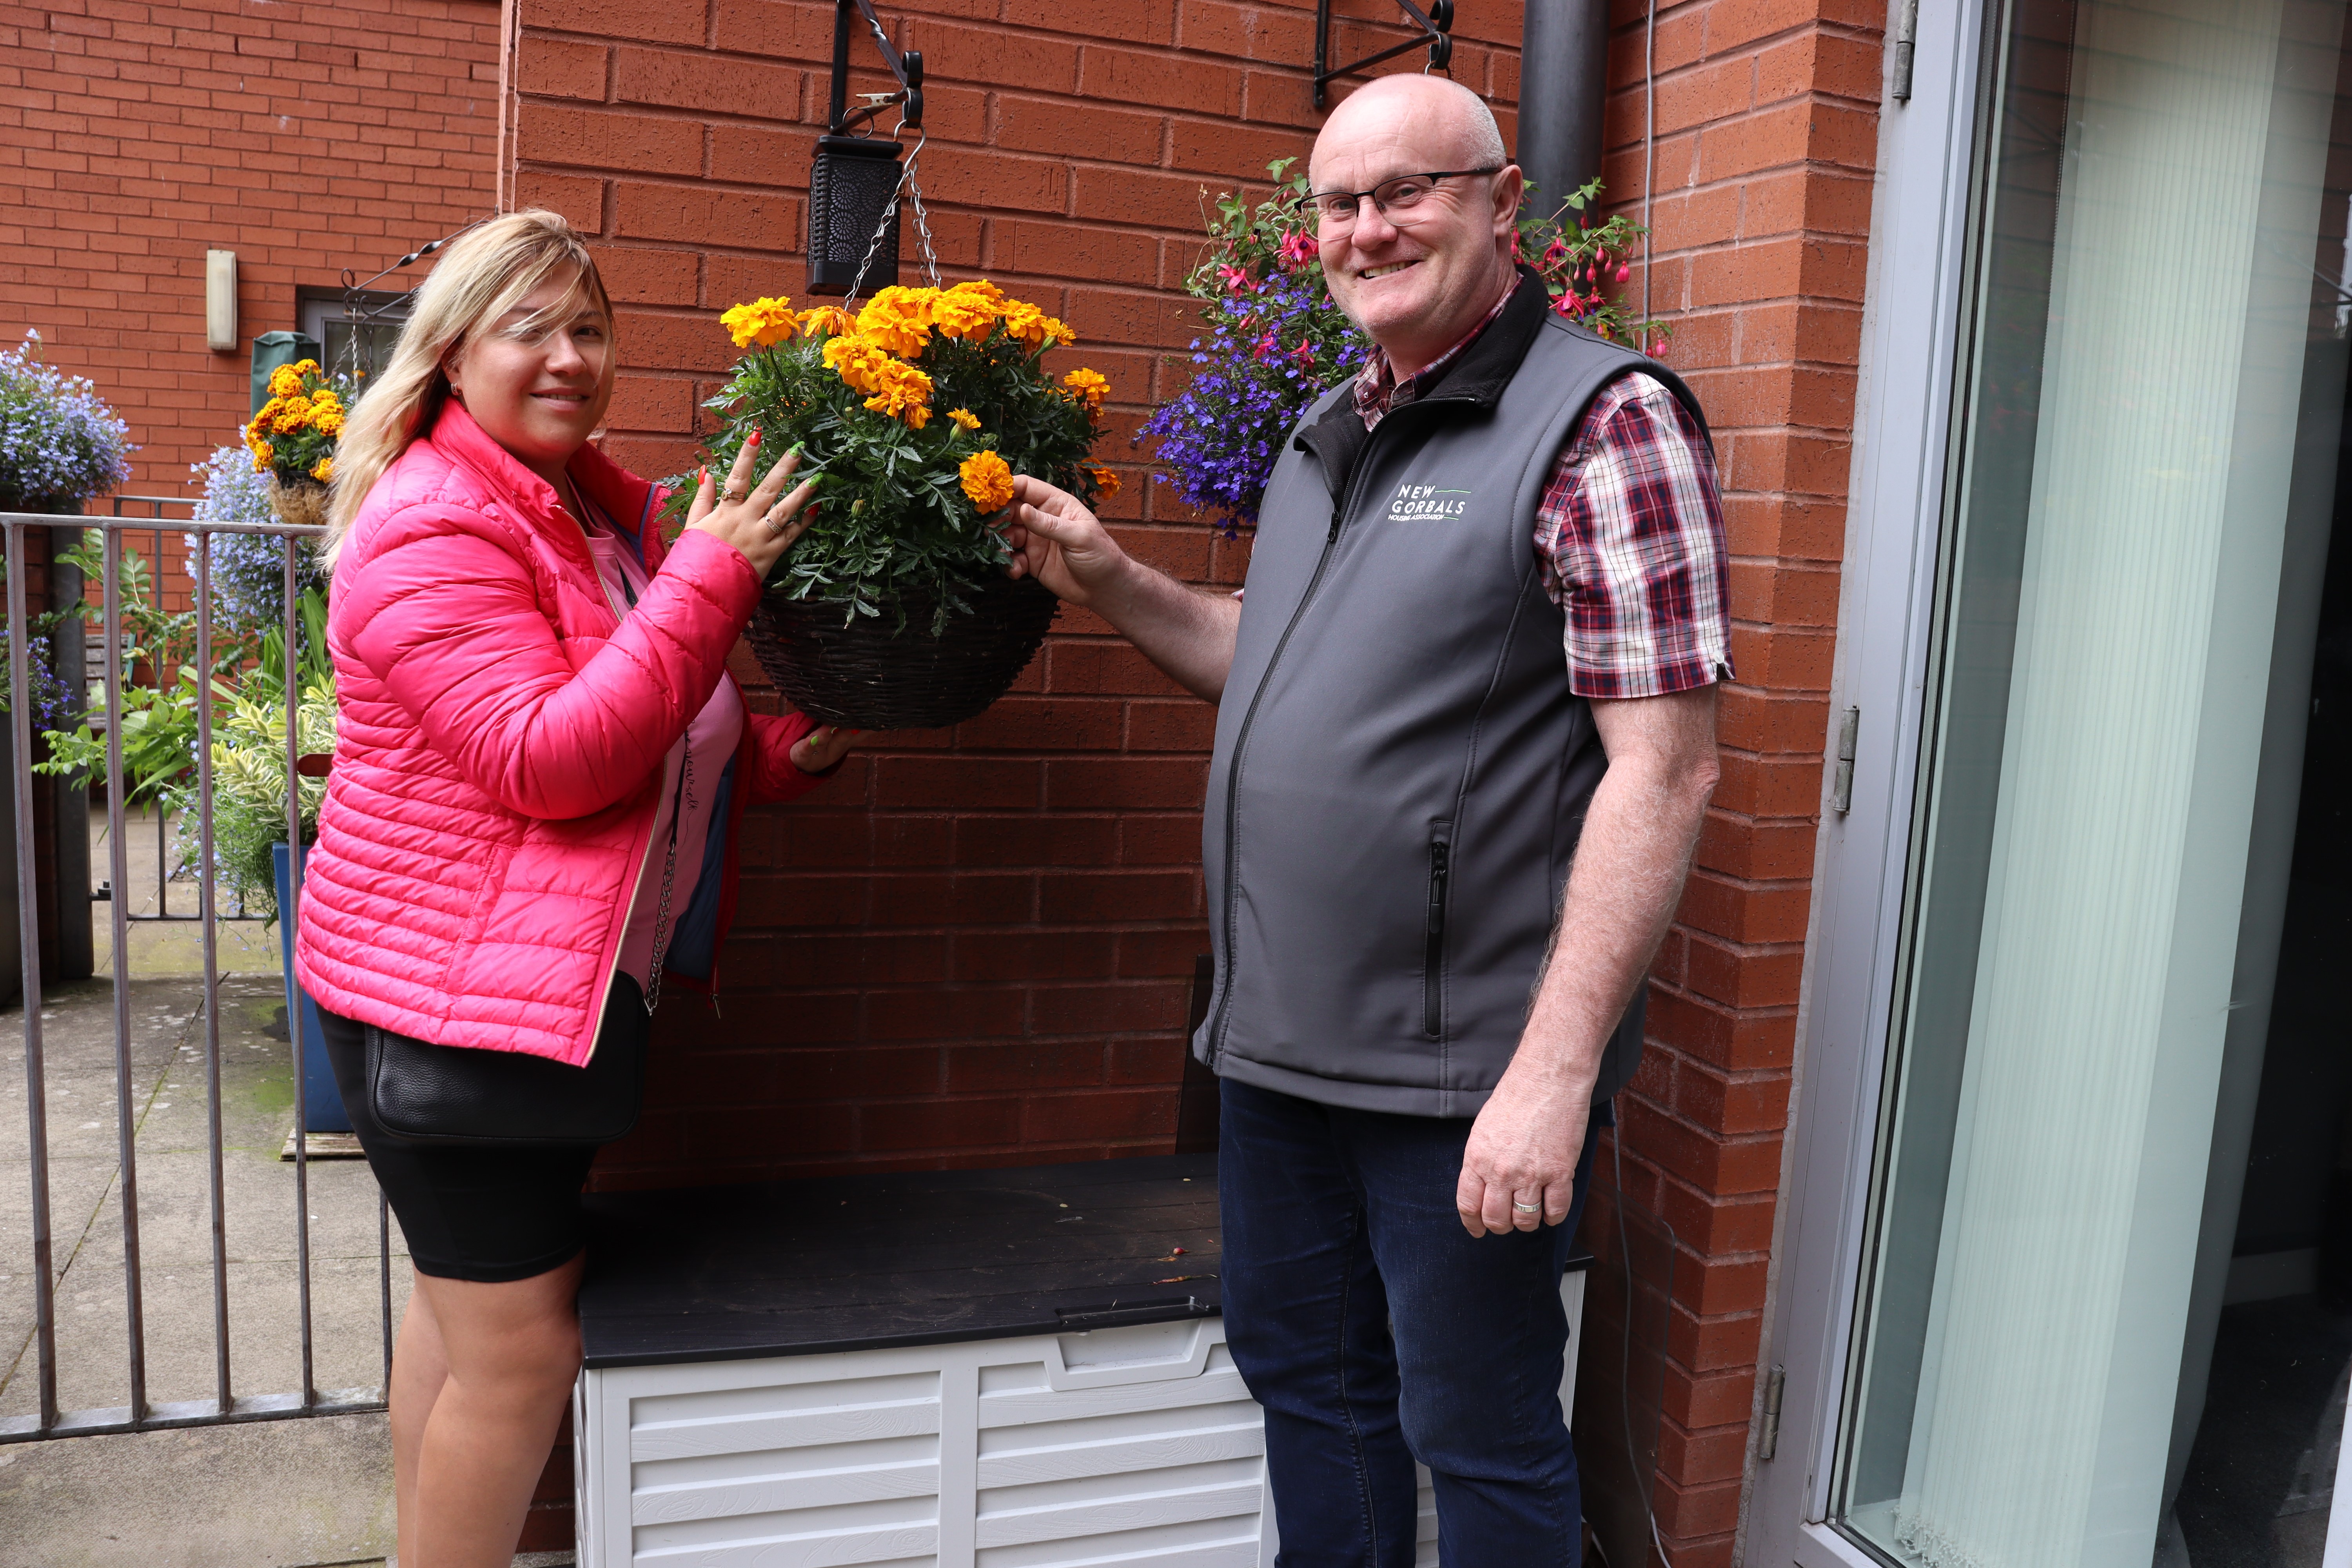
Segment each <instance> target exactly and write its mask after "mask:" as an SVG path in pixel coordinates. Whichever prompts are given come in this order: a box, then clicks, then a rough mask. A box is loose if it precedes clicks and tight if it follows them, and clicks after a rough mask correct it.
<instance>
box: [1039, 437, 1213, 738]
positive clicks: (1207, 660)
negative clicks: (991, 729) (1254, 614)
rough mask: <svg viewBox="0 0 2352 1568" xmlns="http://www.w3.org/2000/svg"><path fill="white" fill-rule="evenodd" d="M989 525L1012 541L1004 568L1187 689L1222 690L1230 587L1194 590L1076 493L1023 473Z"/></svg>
mask: <svg viewBox="0 0 2352 1568" xmlns="http://www.w3.org/2000/svg"><path fill="white" fill-rule="evenodd" d="M997 527H998V528H999V529H1000V530H1002V531H1003V535H1004V542H1005V543H1006V544H1008V545H1010V546H1011V547H1012V549H1013V559H1012V560H1011V561H1009V562H1007V563H1005V568H1004V569H1005V571H1006V572H1007V573H1009V574H1012V575H1013V576H1015V577H1034V578H1036V579H1037V581H1039V582H1040V583H1043V584H1045V586H1046V587H1048V588H1051V589H1052V590H1053V591H1054V592H1055V594H1056V595H1059V596H1060V597H1061V598H1062V599H1064V600H1066V602H1068V603H1070V604H1073V605H1084V606H1085V607H1086V608H1087V609H1089V610H1092V611H1093V612H1094V613H1095V614H1096V615H1098V616H1101V617H1102V618H1103V619H1104V620H1106V621H1108V622H1109V623H1110V624H1111V625H1112V626H1116V627H1117V628H1118V631H1119V632H1120V634H1121V635H1122V636H1124V637H1126V638H1127V640H1128V641H1129V642H1131V643H1133V644H1134V645H1135V646H1136V647H1137V649H1138V650H1139V651H1140V652H1141V653H1142V655H1143V657H1144V658H1148V659H1150V661H1151V662H1152V663H1154V664H1156V665H1158V666H1159V667H1160V668H1161V669H1164V670H1166V671H1167V672H1168V673H1169V674H1170V675H1171V676H1172V677H1174V678H1175V679H1176V681H1177V683H1178V684H1179V685H1181V686H1182V687H1183V688H1184V689H1186V690H1187V691H1190V692H1192V695H1194V696H1195V697H1204V698H1206V699H1208V700H1210V701H1212V702H1214V701H1216V700H1217V699H1218V698H1220V697H1222V696H1223V695H1224V690H1225V676H1226V675H1227V673H1228V672H1230V671H1231V670H1232V668H1233V666H1234V634H1235V630H1236V628H1237V627H1238V626H1240V625H1241V618H1242V607H1241V605H1238V604H1235V603H1234V600H1233V598H1232V597H1231V596H1230V595H1224V594H1214V595H1212V594H1200V593H1195V592H1193V591H1192V589H1190V588H1187V587H1186V586H1184V584H1181V583H1179V582H1178V581H1176V579H1174V578H1173V577H1171V576H1169V575H1168V574H1166V573H1164V572H1160V571H1155V570H1154V569H1153V568H1151V567H1150V566H1148V565H1146V564H1145V563H1142V562H1140V561H1138V560H1136V559H1135V558H1134V557H1133V556H1131V555H1129V553H1128V552H1126V551H1124V550H1121V549H1120V548H1119V547H1118V541H1117V540H1115V539H1113V538H1112V537H1111V536H1110V531H1109V530H1108V529H1107V528H1105V527H1103V525H1102V520H1101V519H1099V518H1097V517H1096V516H1095V514H1094V513H1093V512H1091V511H1088V510H1087V509H1086V508H1085V507H1084V506H1083V505H1081V504H1080V503H1079V501H1078V498H1077V497H1076V496H1074V495H1072V494H1070V492H1069V491H1067V490H1064V489H1055V487H1054V486H1052V485H1049V484H1047V483H1046V482H1045V480H1043V479H1032V478H1030V477H1029V476H1028V475H1026V474H1015V475H1014V476H1013V504H1012V505H1011V506H1009V507H1007V508H1006V509H1005V511H1004V516H1003V521H1000V522H998V524H997Z"/></svg>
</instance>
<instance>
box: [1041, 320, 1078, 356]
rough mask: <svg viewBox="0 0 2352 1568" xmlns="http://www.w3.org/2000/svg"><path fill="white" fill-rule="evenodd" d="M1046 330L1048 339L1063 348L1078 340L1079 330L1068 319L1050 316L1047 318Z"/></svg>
mask: <svg viewBox="0 0 2352 1568" xmlns="http://www.w3.org/2000/svg"><path fill="white" fill-rule="evenodd" d="M1045 336H1046V338H1047V339H1048V340H1050V341H1051V342H1054V343H1055V344H1056V345H1058V346H1059V347H1062V348H1068V347H1069V346H1070V345H1071V344H1072V343H1074V342H1077V341H1078V334H1077V332H1076V331H1075V330H1074V329H1073V328H1072V327H1071V326H1070V324H1069V323H1068V322H1067V321H1063V320H1061V319H1060V318H1059V317H1057V316H1048V317H1046V318H1045Z"/></svg>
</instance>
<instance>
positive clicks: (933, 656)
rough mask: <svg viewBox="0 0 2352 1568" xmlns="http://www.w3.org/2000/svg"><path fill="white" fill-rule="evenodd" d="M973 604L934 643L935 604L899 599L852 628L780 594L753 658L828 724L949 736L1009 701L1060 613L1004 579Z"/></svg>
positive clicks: (754, 623) (837, 614) (1027, 582)
mask: <svg viewBox="0 0 2352 1568" xmlns="http://www.w3.org/2000/svg"><path fill="white" fill-rule="evenodd" d="M964 595H965V600H966V602H967V603H968V604H970V605H971V611H970V613H969V614H962V615H958V614H953V613H950V615H949V616H948V617H947V621H946V624H945V625H944V626H941V627H940V631H939V632H938V633H937V635H934V634H933V633H932V631H931V624H932V619H933V614H934V612H935V610H936V609H937V607H938V601H937V600H936V599H934V598H933V597H931V596H930V595H923V594H913V593H909V594H906V595H900V596H899V597H898V599H896V600H895V601H887V602H885V603H884V605H882V613H881V614H880V615H878V616H853V617H851V618H850V619H849V620H848V621H847V622H846V624H845V623H844V620H843V617H842V606H841V605H837V604H825V603H820V602H815V601H811V600H803V599H791V598H786V597H785V596H784V595H782V593H781V592H779V591H777V590H775V589H771V590H769V592H768V593H767V594H766V595H763V596H762V597H761V601H760V607H759V609H758V610H757V611H756V612H754V613H753V615H752V616H751V629H750V632H749V634H748V635H749V636H750V637H751V651H752V653H753V654H755V655H756V656H757V657H758V658H759V660H760V667H761V668H762V669H764V670H766V671H767V672H768V679H771V680H772V681H774V682H775V683H776V688H777V689H778V690H780V691H782V693H783V694H784V698H785V700H788V701H789V702H791V703H792V705H793V707H795V708H797V709H799V710H801V711H802V712H803V713H805V714H807V715H808V716H809V717H810V718H812V719H814V720H816V721H819V722H821V723H826V724H840V725H845V726H847V727H849V728H852V729H858V730H942V729H945V728H947V727H948V726H949V725H950V724H961V723H962V722H963V721H965V720H967V719H971V718H976V717H978V716H979V714H980V713H982V711H983V710H986V709H987V707H988V705H989V704H990V703H992V702H993V701H995V700H997V699H998V698H999V697H1002V696H1003V695H1004V693H1005V692H1006V690H1007V689H1010V688H1011V687H1012V685H1013V681H1014V679H1017V678H1018V677H1019V676H1020V674H1021V672H1022V670H1024V669H1025V668H1028V664H1029V661H1030V660H1031V659H1033V658H1035V657H1036V656H1037V648H1038V647H1039V645H1040V644H1042V643H1043V642H1044V641H1045V632H1046V630H1047V628H1048V627H1050V626H1052V625H1053V623H1054V616H1055V613H1056V612H1057V611H1058V610H1059V609H1060V608H1061V601H1060V600H1059V599H1057V598H1055V596H1054V595H1053V594H1052V592H1051V591H1049V590H1048V589H1046V588H1045V587H1044V586H1042V585H1040V584H1038V583H1036V582H1035V581H1034V580H1033V579H1030V578H1020V579H1014V578H1011V577H1006V576H1004V575H1003V574H994V575H992V576H989V577H986V578H983V579H982V580H981V581H980V582H978V583H974V584H968V585H967V586H966V587H965V589H964ZM902 620H903V625H902V624H901V623H902Z"/></svg>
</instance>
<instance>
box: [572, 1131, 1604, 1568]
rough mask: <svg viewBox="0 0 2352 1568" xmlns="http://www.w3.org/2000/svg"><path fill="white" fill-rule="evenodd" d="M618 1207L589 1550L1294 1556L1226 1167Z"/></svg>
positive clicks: (1054, 1557)
mask: <svg viewBox="0 0 2352 1568" xmlns="http://www.w3.org/2000/svg"><path fill="white" fill-rule="evenodd" d="M592 1202H593V1205H594V1207H595V1209H596V1213H597V1220H598V1237H597V1243H596V1249H595V1251H594V1252H593V1253H592V1257H593V1258H594V1264H593V1271H592V1274H591V1277H590V1279H589V1280H588V1282H587V1284H586V1286H585V1287H584V1288H583V1290H582V1292H581V1303H580V1307H581V1325H582V1332H583V1341H584V1345H585V1350H586V1358H587V1366H586V1370H585V1371H584V1372H583V1373H582V1374H581V1380H580V1385H579V1390H578V1394H577V1403H576V1407H575V1410H574V1425H573V1430H574V1441H575V1443H576V1446H577V1451H576V1455H575V1459H576V1468H575V1475H576V1484H577V1487H578V1498H577V1502H578V1520H579V1545H580V1563H581V1565H582V1568H670V1565H675V1568H848V1565H853V1564H865V1563H872V1564H892V1565H894V1568H916V1565H925V1568H929V1565H936V1568H1080V1565H1082V1564H1104V1565H1107V1568H1108V1565H1109V1564H1118V1568H1179V1565H1181V1568H1260V1565H1263V1568H1271V1565H1272V1563H1273V1562H1274V1551H1275V1532H1274V1521H1273V1512H1272V1510H1270V1509H1268V1508H1267V1507H1266V1506H1265V1442H1264V1433H1263V1422H1262V1418H1261V1416H1260V1414H1259V1411H1258V1407H1257V1405H1255V1403H1254V1402H1253V1401H1252V1400H1251V1399H1250V1397H1249V1394H1248V1391H1247V1390H1246V1389H1244V1387H1243V1386H1242V1381H1241V1377H1240V1374H1239V1373H1236V1372H1235V1371H1234V1363H1233V1358H1232V1356H1231V1355H1230V1354H1229V1353H1228V1352H1227V1351H1226V1349H1225V1336H1224V1324H1223V1319H1222V1318H1221V1317H1220V1316H1218V1310H1217V1303H1218V1296H1217V1278H1216V1271H1217V1267H1218V1257H1219V1248H1218V1243H1217V1232H1216V1186H1215V1157H1214V1156H1213V1155H1179V1156H1176V1157H1173V1158H1168V1159H1144V1160H1118V1161H1109V1162H1104V1163H1090V1164H1074V1165H1048V1166H1040V1167H1034V1168H1031V1169H1027V1170H1013V1171H964V1172H945V1173H915V1174H906V1175H888V1176H857V1177H844V1178H838V1179H833V1180H825V1181H810V1182H793V1183H780V1184H767V1185H758V1186H740V1187H719V1188H702V1189H695V1190H688V1191H679V1192H666V1193H646V1194H613V1195H607V1196H603V1197H599V1198H596V1199H593V1200H592ZM1180 1247H1181V1248H1182V1250H1181V1252H1180V1251H1178V1250H1177V1249H1178V1248H1180ZM1580 1261H1581V1260H1580ZM1583 1288H1584V1275H1583V1273H1582V1271H1581V1268H1571V1270H1570V1273H1569V1274H1568V1276H1567V1278H1566V1279H1564V1280H1563V1281H1562V1282H1561V1296H1562V1299H1563V1301H1564V1302H1565V1304H1566V1305H1567V1307H1568V1312H1569V1323H1570V1347H1569V1355H1568V1358H1567V1364H1566V1367H1565V1368H1564V1375H1563V1377H1562V1379H1561V1384H1560V1400H1561V1408H1562V1409H1567V1410H1572V1409H1573V1408H1574V1407H1575V1397H1574V1394H1575V1390H1574V1378H1575V1367H1576V1353H1575V1352H1576V1348H1577V1341H1578V1338H1579V1333H1580V1326H1581V1318H1582V1306H1583V1295H1584V1289H1583ZM1421 1507H1422V1519H1421V1538H1422V1550H1421V1553H1420V1558H1419V1560H1420V1561H1421V1562H1423V1563H1435V1562H1436V1560H1437V1554H1436V1544H1435V1542H1436V1517H1435V1513H1434V1510H1433V1504H1432V1502H1431V1500H1430V1493H1429V1489H1428V1485H1427V1478H1426V1476H1424V1477H1423V1488H1422V1494H1421Z"/></svg>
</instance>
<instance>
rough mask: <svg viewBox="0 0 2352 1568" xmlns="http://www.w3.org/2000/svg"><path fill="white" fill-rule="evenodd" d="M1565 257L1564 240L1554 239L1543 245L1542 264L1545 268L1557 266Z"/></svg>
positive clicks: (1565, 242) (1566, 253) (1566, 256)
mask: <svg viewBox="0 0 2352 1568" xmlns="http://www.w3.org/2000/svg"><path fill="white" fill-rule="evenodd" d="M1567 259H1568V242H1567V241H1566V240H1561V239H1555V240H1553V241H1552V242H1551V243H1550V244H1549V245H1548V246H1546V247H1544V258H1543V264H1544V265H1545V266H1546V267H1547V268H1551V267H1557V266H1559V264H1560V263H1561V262H1563V261H1565V260H1567Z"/></svg>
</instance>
